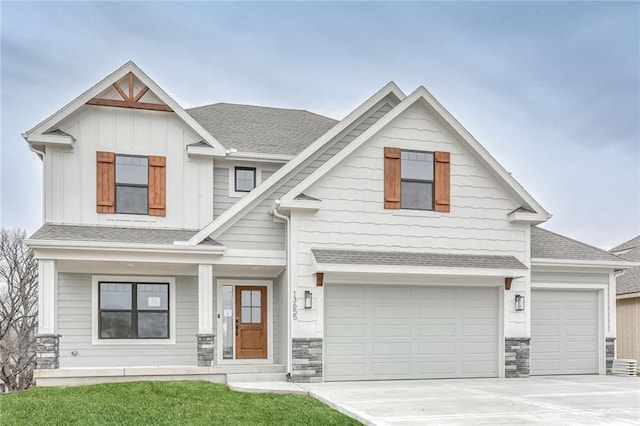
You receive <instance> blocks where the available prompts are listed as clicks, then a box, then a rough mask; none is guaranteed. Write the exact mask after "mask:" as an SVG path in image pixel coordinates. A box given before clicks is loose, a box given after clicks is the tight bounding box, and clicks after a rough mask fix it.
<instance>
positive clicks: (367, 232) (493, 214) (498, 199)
mask: <svg viewBox="0 0 640 426" xmlns="http://www.w3.org/2000/svg"><path fill="white" fill-rule="evenodd" d="M387 146H389V147H399V148H402V149H413V150H424V151H446V152H450V153H451V212H450V213H437V212H431V211H427V212H425V211H415V210H414V211H410V210H385V209H384V204H383V201H384V200H383V189H384V161H383V159H384V147H387ZM307 194H308V195H310V196H313V197H317V198H320V199H322V200H323V208H322V209H321V210H320V211H318V212H317V213H316V214H315V215H313V216H304V217H300V219H299V221H298V238H299V242H300V246H299V249H300V255H301V258H303V256H304V255H305V254H308V253H309V249H310V248H311V247H332V248H345V249H349V248H353V249H355V248H358V249H378V250H385V249H398V250H415V251H429V252H441V253H460V254H479V255H513V256H516V257H518V258H520V259H524V258H525V237H526V229H525V228H524V227H523V226H519V225H512V224H511V223H509V220H508V218H507V215H508V213H510V212H511V211H512V210H513V209H514V208H516V207H517V205H516V204H515V203H514V201H513V200H512V199H511V197H510V195H509V194H508V192H507V190H506V189H505V188H503V187H502V186H501V185H500V184H498V183H497V182H496V180H495V179H494V178H493V177H492V176H491V175H490V173H489V171H488V170H487V168H486V166H484V165H482V164H480V163H479V161H478V160H477V159H476V158H475V157H474V156H473V154H472V153H471V152H470V151H469V150H468V149H467V148H465V147H464V146H463V145H462V143H461V142H460V141H458V140H457V139H456V138H455V137H454V136H453V135H452V134H451V133H449V132H448V131H447V130H445V129H444V128H442V127H441V125H440V124H438V122H436V121H435V120H433V119H432V118H431V117H430V116H429V114H428V113H427V112H426V111H425V110H424V109H423V108H422V107H420V106H414V107H411V108H409V109H408V110H407V111H406V112H405V113H403V114H402V115H401V116H400V117H398V118H397V119H395V120H394V121H393V122H392V123H390V124H389V125H388V126H387V127H386V128H385V129H383V130H382V131H381V132H380V133H378V134H377V135H376V136H374V137H373V138H372V139H371V140H370V141H368V142H366V143H365V145H363V146H361V147H360V148H358V150H356V152H354V153H352V154H351V155H350V156H349V157H348V158H346V159H345V160H344V161H343V162H342V163H341V164H340V165H338V166H337V167H336V168H335V169H334V170H332V171H330V172H329V174H328V175H326V176H325V177H323V178H321V179H320V180H319V181H318V182H317V183H316V184H314V185H313V186H312V187H311V188H310V189H309V190H308V191H307ZM305 262H306V261H305ZM302 269H303V270H304V268H302Z"/></svg>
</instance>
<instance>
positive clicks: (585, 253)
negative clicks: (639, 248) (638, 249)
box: [531, 226, 628, 266]
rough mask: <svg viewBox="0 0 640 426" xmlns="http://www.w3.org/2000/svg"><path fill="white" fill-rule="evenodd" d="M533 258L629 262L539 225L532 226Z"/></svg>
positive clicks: (613, 262)
mask: <svg viewBox="0 0 640 426" xmlns="http://www.w3.org/2000/svg"><path fill="white" fill-rule="evenodd" d="M531 258H532V259H549V260H563V261H592V262H606V263H612V264H615V263H620V264H621V266H622V265H624V264H628V262H627V261H626V260H625V259H623V258H621V257H618V256H615V255H613V254H611V253H609V252H607V251H605V250H602V249H599V248H597V247H594V246H591V245H589V244H586V243H583V242H580V241H577V240H574V239H573V238H569V237H565V236H564V235H560V234H556V233H555V232H551V231H549V230H547V229H543V228H540V227H538V226H534V227H532V228H531Z"/></svg>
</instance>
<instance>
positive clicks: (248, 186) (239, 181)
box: [235, 167, 256, 192]
mask: <svg viewBox="0 0 640 426" xmlns="http://www.w3.org/2000/svg"><path fill="white" fill-rule="evenodd" d="M235 181H236V192H249V191H251V190H252V189H253V188H255V187H256V169H255V168H252V167H236V168H235Z"/></svg>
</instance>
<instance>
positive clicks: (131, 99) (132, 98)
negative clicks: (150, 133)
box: [87, 72, 173, 112]
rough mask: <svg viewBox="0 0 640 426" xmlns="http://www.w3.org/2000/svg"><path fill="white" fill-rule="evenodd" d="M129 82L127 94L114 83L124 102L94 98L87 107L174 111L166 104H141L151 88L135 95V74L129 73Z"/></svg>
mask: <svg viewBox="0 0 640 426" xmlns="http://www.w3.org/2000/svg"><path fill="white" fill-rule="evenodd" d="M128 77H129V78H128V82H129V91H128V93H126V92H125V91H124V90H122V87H120V85H119V84H118V82H115V83H113V88H114V89H116V90H117V91H118V93H119V94H120V96H122V99H123V100H119V99H101V98H93V99H91V100H89V101H88V102H87V105H100V106H110V107H119V108H134V109H150V110H153V111H168V112H172V111H173V110H172V109H171V108H170V107H169V106H168V105H166V104H155V103H150V102H140V98H142V97H143V96H144V94H145V93H147V91H148V90H149V87H147V86H143V87H142V89H140V91H139V92H138V93H137V94H135V95H134V93H133V90H134V84H133V82H134V77H133V73H132V72H129V74H128Z"/></svg>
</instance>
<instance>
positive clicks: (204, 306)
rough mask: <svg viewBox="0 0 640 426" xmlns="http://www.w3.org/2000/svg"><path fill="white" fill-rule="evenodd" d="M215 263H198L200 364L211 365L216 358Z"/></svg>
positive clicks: (202, 365)
mask: <svg viewBox="0 0 640 426" xmlns="http://www.w3.org/2000/svg"><path fill="white" fill-rule="evenodd" d="M213 291H214V289H213V265H198V334H197V338H198V366H199V367H209V366H212V365H213V364H214V360H215V338H216V335H215V332H214V329H213V324H214V321H213Z"/></svg>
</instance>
